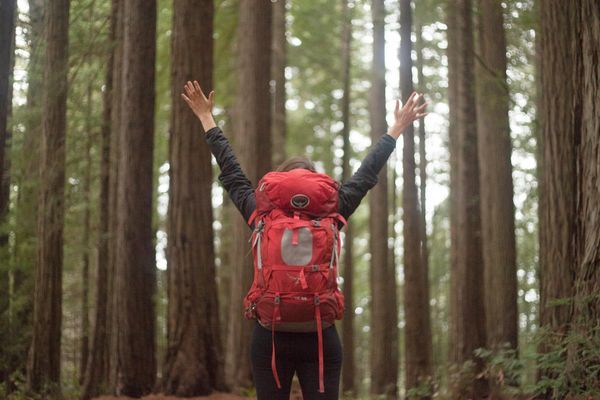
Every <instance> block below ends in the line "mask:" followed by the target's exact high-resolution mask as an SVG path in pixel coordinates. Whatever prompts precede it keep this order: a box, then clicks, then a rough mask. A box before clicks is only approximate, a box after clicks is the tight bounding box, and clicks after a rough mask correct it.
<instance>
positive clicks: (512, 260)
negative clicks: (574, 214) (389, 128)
mask: <svg viewBox="0 0 600 400" xmlns="http://www.w3.org/2000/svg"><path fill="white" fill-rule="evenodd" d="M478 53H479V58H478V61H477V62H476V64H475V65H476V69H475V71H476V74H477V99H478V101H477V135H478V138H477V143H478V151H479V169H480V177H479V181H480V184H481V228H482V245H483V257H484V291H485V293H486V295H485V313H486V322H487V323H486V334H487V335H486V336H487V346H486V347H488V348H490V349H498V348H499V347H500V346H502V345H503V344H505V343H507V344H508V345H509V346H510V347H511V348H513V349H516V348H517V339H518V327H517V318H518V309H517V266H516V248H515V247H516V245H515V217H514V214H515V210H514V203H513V193H514V192H513V182H512V164H511V160H510V156H511V141H510V126H509V122H508V104H509V97H508V84H507V82H506V40H505V35H504V18H503V15H502V5H501V2H500V0H479V13H478Z"/></svg>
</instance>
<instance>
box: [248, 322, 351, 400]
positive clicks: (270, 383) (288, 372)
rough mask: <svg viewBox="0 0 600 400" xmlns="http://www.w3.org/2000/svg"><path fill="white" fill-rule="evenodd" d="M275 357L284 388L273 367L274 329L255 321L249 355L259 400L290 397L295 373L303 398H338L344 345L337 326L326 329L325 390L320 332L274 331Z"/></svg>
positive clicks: (335, 399) (324, 337) (275, 399)
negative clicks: (321, 376) (321, 389)
mask: <svg viewBox="0 0 600 400" xmlns="http://www.w3.org/2000/svg"><path fill="white" fill-rule="evenodd" d="M275 356H276V363H277V373H278V375H279V381H280V383H281V389H277V385H276V384H275V378H274V377H273V371H272V370H271V331H270V330H269V329H266V328H264V327H262V326H261V325H260V324H259V323H258V322H256V323H255V326H254V330H253V332H252V344H251V349H250V358H251V363H252V374H253V375H254V385H255V386H256V396H257V400H288V399H289V398H290V388H291V385H292V378H293V377H294V373H296V374H298V380H299V381H300V387H301V388H302V396H303V398H304V400H317V399H318V400H337V398H338V396H339V386H340V373H341V368H342V345H341V343H340V338H339V336H338V333H337V330H336V329H335V325H333V326H330V327H328V328H325V329H324V330H323V361H324V381H325V382H324V383H325V393H319V355H318V344H317V333H316V332H308V333H304V332H303V333H296V332H275Z"/></svg>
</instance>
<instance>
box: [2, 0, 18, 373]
mask: <svg viewBox="0 0 600 400" xmlns="http://www.w3.org/2000/svg"><path fill="white" fill-rule="evenodd" d="M16 5H17V3H16V1H15V0H9V1H5V2H2V3H1V4H0V26H1V27H0V265H1V266H0V292H1V293H5V295H4V296H2V298H1V299H0V325H1V327H0V341H2V343H3V344H4V345H5V346H8V343H9V342H8V341H9V338H10V336H11V335H10V327H9V324H10V318H9V315H10V312H9V310H10V302H11V300H10V271H9V269H8V264H9V263H8V261H9V249H8V246H7V245H8V232H7V230H6V227H5V224H6V222H7V217H8V205H9V200H10V196H9V195H10V161H9V160H10V159H9V151H10V142H11V128H10V126H9V124H8V119H9V118H10V115H11V111H12V93H13V90H12V86H13V85H12V81H13V69H14V60H15V57H14V44H15V12H16ZM9 359H10V355H9V351H7V350H5V349H4V346H3V349H2V350H1V351H0V364H1V366H0V382H8V377H9V373H10V370H11V367H10V365H9V362H8V360H9Z"/></svg>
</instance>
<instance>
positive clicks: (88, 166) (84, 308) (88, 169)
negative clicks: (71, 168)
mask: <svg viewBox="0 0 600 400" xmlns="http://www.w3.org/2000/svg"><path fill="white" fill-rule="evenodd" d="M90 20H91V19H90ZM87 89H88V93H87V99H86V122H85V126H86V129H85V133H84V135H86V136H87V137H86V149H85V173H84V177H83V201H84V204H85V206H84V207H85V211H84V215H83V237H82V248H83V257H82V260H81V267H82V268H81V283H82V294H81V316H80V317H81V337H80V340H81V344H80V346H81V347H80V357H81V362H80V364H79V384H80V385H81V384H83V382H84V379H85V369H86V368H87V362H88V356H89V347H90V346H89V344H90V322H89V321H90V317H89V314H90V251H91V248H90V230H91V226H90V225H91V221H90V219H91V207H92V203H91V173H92V154H91V151H92V135H93V134H92V132H91V130H92V126H91V125H92V124H91V121H92V118H91V115H92V86H91V84H89V85H88V88H87Z"/></svg>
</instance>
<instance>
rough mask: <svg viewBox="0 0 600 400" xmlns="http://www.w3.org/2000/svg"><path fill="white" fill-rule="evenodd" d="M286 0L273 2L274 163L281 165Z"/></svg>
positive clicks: (283, 143)
mask: <svg viewBox="0 0 600 400" xmlns="http://www.w3.org/2000/svg"><path fill="white" fill-rule="evenodd" d="M285 5H286V0H275V1H274V2H273V45H272V49H273V50H272V64H271V75H272V79H273V82H275V87H274V88H273V89H272V90H273V139H272V140H273V165H279V164H281V163H282V162H283V161H285V159H286V151H285V137H286V122H285V116H286V111H285V101H286V95H285V81H286V79H285V67H286V63H287V39H286V37H285V32H286V20H285V16H286V11H285Z"/></svg>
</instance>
